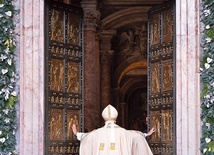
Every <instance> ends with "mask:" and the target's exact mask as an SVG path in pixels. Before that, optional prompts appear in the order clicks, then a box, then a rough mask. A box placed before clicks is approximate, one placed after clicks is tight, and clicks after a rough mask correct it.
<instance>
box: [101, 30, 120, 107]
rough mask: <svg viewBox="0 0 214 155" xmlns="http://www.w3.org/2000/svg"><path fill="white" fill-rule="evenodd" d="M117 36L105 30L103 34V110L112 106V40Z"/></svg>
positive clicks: (111, 31) (112, 31)
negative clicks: (109, 105)
mask: <svg viewBox="0 0 214 155" xmlns="http://www.w3.org/2000/svg"><path fill="white" fill-rule="evenodd" d="M115 34H116V31H115V30H105V31H102V32H101V36H100V38H101V43H100V47H101V51H100V58H101V60H100V64H101V75H100V76H101V88H100V90H101V110H102V109H104V108H105V107H106V106H107V105H108V104H112V96H111V95H112V94H111V68H112V57H113V54H114V51H112V50H111V39H112V36H113V35H115Z"/></svg>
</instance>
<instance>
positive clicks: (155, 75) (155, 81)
mask: <svg viewBox="0 0 214 155" xmlns="http://www.w3.org/2000/svg"><path fill="white" fill-rule="evenodd" d="M151 74H152V75H151V89H152V93H159V92H160V64H159V63H154V64H151Z"/></svg>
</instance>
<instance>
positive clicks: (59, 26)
mask: <svg viewBox="0 0 214 155" xmlns="http://www.w3.org/2000/svg"><path fill="white" fill-rule="evenodd" d="M50 16H51V18H50V27H51V34H50V36H51V37H50V39H51V40H55V41H59V42H64V23H63V21H64V18H63V17H64V16H63V11H61V10H56V9H52V10H51V11H50Z"/></svg>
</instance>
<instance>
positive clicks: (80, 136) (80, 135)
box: [76, 132, 84, 141]
mask: <svg viewBox="0 0 214 155" xmlns="http://www.w3.org/2000/svg"><path fill="white" fill-rule="evenodd" d="M83 134H84V133H83V132H77V135H76V136H77V139H78V140H79V141H80V140H81V139H82V135H83Z"/></svg>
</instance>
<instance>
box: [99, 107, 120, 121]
mask: <svg viewBox="0 0 214 155" xmlns="http://www.w3.org/2000/svg"><path fill="white" fill-rule="evenodd" d="M117 116H118V112H117V110H116V109H115V108H114V107H113V106H112V105H110V104H109V105H108V106H107V107H105V109H104V110H103V112H102V117H103V119H104V120H105V121H114V122H115V121H116V119H117Z"/></svg>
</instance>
